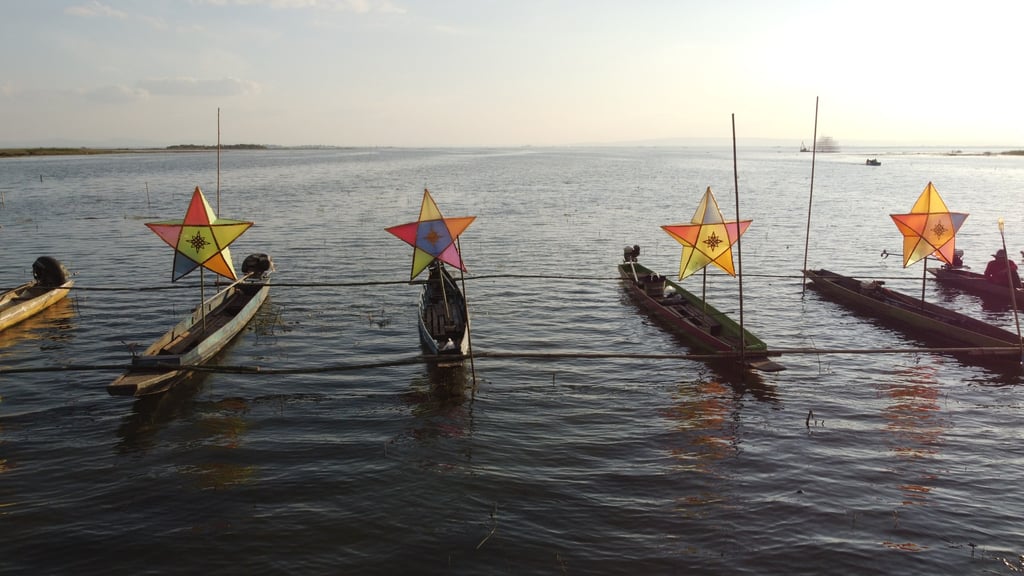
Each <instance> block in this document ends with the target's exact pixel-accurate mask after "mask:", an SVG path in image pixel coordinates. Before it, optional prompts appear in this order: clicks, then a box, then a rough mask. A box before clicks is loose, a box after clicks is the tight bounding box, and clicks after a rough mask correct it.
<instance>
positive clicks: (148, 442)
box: [117, 373, 255, 489]
mask: <svg viewBox="0 0 1024 576" xmlns="http://www.w3.org/2000/svg"><path fill="white" fill-rule="evenodd" d="M207 376H208V374H206V373H194V374H192V375H190V376H189V377H187V378H186V379H185V380H183V381H182V382H180V383H179V384H177V385H175V386H174V387H173V388H171V389H170V390H168V391H167V392H165V393H163V394H156V395H153V396H145V397H142V398H139V399H137V400H135V402H134V404H133V405H132V411H131V413H130V414H129V415H127V416H125V418H124V419H123V421H122V423H121V426H120V427H119V428H118V431H117V435H118V437H119V438H120V439H121V440H120V442H119V443H118V444H117V450H118V452H120V453H122V454H130V453H138V452H147V451H155V450H165V449H167V448H168V446H169V445H170V444H171V443H169V442H168V441H161V440H159V438H158V436H159V434H160V432H161V431H164V430H166V429H167V428H168V427H169V425H170V424H171V423H172V422H180V423H181V424H182V425H183V426H185V427H186V437H187V439H186V441H187V443H188V444H189V445H190V446H192V447H193V448H197V447H202V448H203V450H204V458H209V457H210V456H211V455H212V458H209V459H206V460H204V461H202V462H199V463H190V464H187V465H182V466H181V467H179V469H178V470H179V472H181V473H182V474H185V475H188V476H192V477H194V478H195V479H196V480H197V482H198V484H199V487H200V488H218V489H220V488H226V487H228V486H232V485H238V484H243V483H247V482H249V481H251V480H252V477H253V475H254V471H255V467H254V466H251V465H243V464H238V463H234V462H231V451H232V450H234V449H236V448H238V447H239V446H241V444H242V440H243V438H244V436H245V433H246V432H247V430H248V428H249V424H248V421H247V419H246V414H248V412H249V401H247V400H245V399H242V398H224V399H220V400H216V401H207V402H203V401H197V400H196V396H197V394H198V393H199V392H200V391H201V390H202V388H203V382H204V381H205V379H206V377H207Z"/></svg>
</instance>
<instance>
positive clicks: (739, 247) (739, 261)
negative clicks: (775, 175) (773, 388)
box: [732, 114, 747, 365]
mask: <svg viewBox="0 0 1024 576" xmlns="http://www.w3.org/2000/svg"><path fill="white" fill-rule="evenodd" d="M732 179H733V186H734V189H735V190H736V274H737V276H738V277H739V287H740V364H744V365H745V364H746V363H747V362H746V359H745V357H744V356H745V354H746V350H747V339H746V336H747V333H746V330H744V329H743V244H742V242H741V240H740V239H741V238H742V237H743V235H742V234H740V229H739V226H740V176H739V173H738V171H737V170H736V114H733V115H732Z"/></svg>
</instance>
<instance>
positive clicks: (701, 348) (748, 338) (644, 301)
mask: <svg viewBox="0 0 1024 576" xmlns="http://www.w3.org/2000/svg"><path fill="white" fill-rule="evenodd" d="M619 276H620V277H622V280H623V285H624V286H625V288H626V291H627V292H628V293H629V294H630V296H632V298H633V300H634V301H635V302H636V303H637V305H639V306H640V308H641V309H643V310H644V311H645V312H647V313H648V314H649V315H651V316H652V317H654V318H655V319H656V320H657V321H658V322H659V323H660V324H661V325H662V326H664V327H665V328H667V329H669V330H671V331H672V332H674V333H676V334H678V335H679V336H680V337H682V338H683V339H684V340H685V341H686V342H687V343H688V344H689V345H690V346H692V347H693V348H694V350H696V351H698V352H701V353H708V354H710V355H720V356H721V357H722V358H723V359H729V360H731V361H734V362H739V359H740V352H741V351H742V352H743V359H744V361H745V362H746V365H747V366H748V367H750V368H755V369H758V370H763V371H766V372H774V371H778V370H782V369H784V366H782V365H781V364H779V363H777V362H774V361H772V360H769V359H768V353H767V349H768V347H767V345H765V343H764V342H762V341H761V339H759V338H758V337H757V336H754V335H753V334H751V333H750V332H749V331H747V330H745V329H741V328H740V325H739V324H737V323H736V322H734V321H733V320H732V319H731V318H729V317H728V316H726V315H725V314H723V313H722V312H719V311H718V310H716V309H715V308H714V307H713V306H711V305H710V304H708V303H707V302H705V301H704V300H702V299H701V298H698V297H697V296H695V295H694V294H691V293H690V292H688V291H687V290H686V289H684V288H683V287H682V286H680V285H679V284H676V283H675V282H672V281H670V280H668V279H667V278H665V277H664V276H661V275H659V274H656V273H655V272H654V271H652V270H651V269H649V268H647V267H646V266H644V265H642V264H639V263H637V262H635V261H626V262H623V263H621V264H619Z"/></svg>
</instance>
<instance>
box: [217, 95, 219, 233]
mask: <svg viewBox="0 0 1024 576" xmlns="http://www.w3.org/2000/svg"><path fill="white" fill-rule="evenodd" d="M217 216H220V107H219V106H218V107H217Z"/></svg>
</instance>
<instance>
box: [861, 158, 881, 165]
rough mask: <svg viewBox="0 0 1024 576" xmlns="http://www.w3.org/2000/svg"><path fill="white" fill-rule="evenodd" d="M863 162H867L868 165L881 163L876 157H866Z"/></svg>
mask: <svg viewBox="0 0 1024 576" xmlns="http://www.w3.org/2000/svg"><path fill="white" fill-rule="evenodd" d="M864 163H865V164H867V165H868V166H881V165H882V163H881V162H879V161H878V159H877V158H868V159H867V161H866V162H864Z"/></svg>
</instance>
